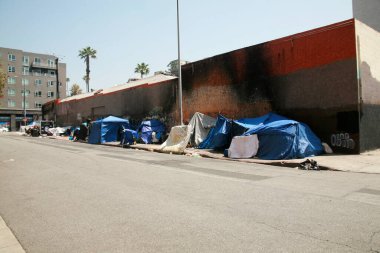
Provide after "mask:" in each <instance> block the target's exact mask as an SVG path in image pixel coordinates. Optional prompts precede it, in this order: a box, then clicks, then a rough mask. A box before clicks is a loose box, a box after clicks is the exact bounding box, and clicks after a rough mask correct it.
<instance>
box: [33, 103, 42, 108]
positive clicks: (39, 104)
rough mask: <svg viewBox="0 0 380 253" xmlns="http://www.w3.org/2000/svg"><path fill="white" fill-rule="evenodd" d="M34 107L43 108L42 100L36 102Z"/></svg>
mask: <svg viewBox="0 0 380 253" xmlns="http://www.w3.org/2000/svg"><path fill="white" fill-rule="evenodd" d="M34 108H42V103H41V102H34Z"/></svg>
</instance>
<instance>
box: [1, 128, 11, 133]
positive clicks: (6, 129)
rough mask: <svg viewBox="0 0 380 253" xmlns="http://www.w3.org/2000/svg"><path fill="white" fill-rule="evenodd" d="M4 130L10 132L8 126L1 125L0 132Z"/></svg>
mask: <svg viewBox="0 0 380 253" xmlns="http://www.w3.org/2000/svg"><path fill="white" fill-rule="evenodd" d="M2 132H9V129H8V127H0V133H2Z"/></svg>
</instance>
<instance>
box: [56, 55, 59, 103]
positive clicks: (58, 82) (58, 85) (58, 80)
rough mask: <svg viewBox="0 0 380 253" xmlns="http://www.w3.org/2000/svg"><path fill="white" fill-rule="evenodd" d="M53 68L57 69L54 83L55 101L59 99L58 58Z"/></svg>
mask: <svg viewBox="0 0 380 253" xmlns="http://www.w3.org/2000/svg"><path fill="white" fill-rule="evenodd" d="M55 66H56V68H57V72H56V81H57V85H56V86H57V90H56V92H57V99H59V78H58V57H57V58H56V59H55Z"/></svg>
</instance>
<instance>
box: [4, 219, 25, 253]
mask: <svg viewBox="0 0 380 253" xmlns="http://www.w3.org/2000/svg"><path fill="white" fill-rule="evenodd" d="M0 253H25V250H24V249H23V247H22V246H21V244H20V242H19V241H18V240H17V238H16V236H15V235H14V234H13V233H12V231H11V229H10V228H9V227H8V226H7V224H6V223H5V221H4V220H3V218H2V217H1V216H0Z"/></svg>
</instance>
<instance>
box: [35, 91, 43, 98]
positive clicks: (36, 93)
mask: <svg viewBox="0 0 380 253" xmlns="http://www.w3.org/2000/svg"><path fill="white" fill-rule="evenodd" d="M34 96H35V97H39V98H40V97H42V91H39V90H37V91H35V92H34Z"/></svg>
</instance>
